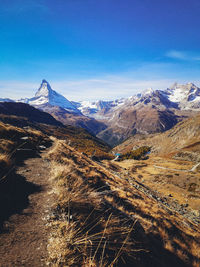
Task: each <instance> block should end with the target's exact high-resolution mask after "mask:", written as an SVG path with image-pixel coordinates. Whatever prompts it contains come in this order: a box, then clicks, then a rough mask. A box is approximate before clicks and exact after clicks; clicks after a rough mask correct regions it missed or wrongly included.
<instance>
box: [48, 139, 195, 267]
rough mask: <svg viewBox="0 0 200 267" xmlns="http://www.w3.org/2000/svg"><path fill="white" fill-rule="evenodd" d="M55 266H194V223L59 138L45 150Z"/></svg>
mask: <svg viewBox="0 0 200 267" xmlns="http://www.w3.org/2000/svg"><path fill="white" fill-rule="evenodd" d="M48 159H49V160H50V161H51V162H52V161H54V164H53V165H52V178H53V180H52V182H53V184H54V189H53V192H54V193H55V195H56V203H55V207H54V209H53V211H52V215H51V216H50V218H49V231H50V232H51V237H50V238H49V246H48V252H49V261H50V264H52V263H53V264H55V266H60V265H61V266H75V265H77V266H148V267H149V266H159V267H160V266H166V267H167V266H181V267H182V266H198V264H199V245H200V232H199V228H198V226H197V225H195V224H194V223H192V222H190V221H189V220H187V219H186V218H184V217H182V216H181V215H180V214H179V213H177V212H175V211H173V210H172V209H170V208H169V207H167V206H165V205H163V204H162V203H161V202H159V201H158V200H157V199H155V198H154V197H153V196H152V194H150V193H148V192H147V191H145V190H141V188H140V186H139V185H138V183H137V182H136V181H135V180H129V179H127V178H128V177H127V178H125V177H124V178H123V177H120V176H119V175H120V173H116V171H117V168H116V169H115V172H113V171H112V172H111V171H109V170H108V169H107V168H106V169H105V168H104V167H102V166H100V165H99V164H97V163H96V162H94V161H91V160H90V159H88V158H87V157H86V156H84V155H83V154H80V153H78V152H76V151H75V150H74V149H73V148H71V147H69V146H67V145H66V144H64V143H63V142H58V143H57V145H56V146H55V147H54V150H52V151H51V152H50V153H49V156H48Z"/></svg>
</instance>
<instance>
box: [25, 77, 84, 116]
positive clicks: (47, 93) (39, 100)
mask: <svg viewBox="0 0 200 267" xmlns="http://www.w3.org/2000/svg"><path fill="white" fill-rule="evenodd" d="M26 103H28V104H30V105H32V106H35V107H37V108H38V107H40V108H41V107H43V106H45V105H48V106H58V107H61V108H64V109H66V110H68V111H71V112H74V113H80V111H79V110H78V109H77V108H76V107H75V106H74V105H73V103H71V102H70V101H69V100H68V99H66V98H65V97H64V96H62V95H61V94H59V93H57V92H56V91H54V90H53V89H52V88H51V86H50V84H49V83H48V82H47V81H46V80H45V79H43V80H42V83H41V85H40V87H39V89H38V90H37V92H36V94H35V97H33V98H29V99H26Z"/></svg>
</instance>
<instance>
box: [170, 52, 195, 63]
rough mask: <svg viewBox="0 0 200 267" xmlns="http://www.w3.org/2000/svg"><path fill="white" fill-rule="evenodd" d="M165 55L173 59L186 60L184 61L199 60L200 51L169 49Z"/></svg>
mask: <svg viewBox="0 0 200 267" xmlns="http://www.w3.org/2000/svg"><path fill="white" fill-rule="evenodd" d="M166 56H167V57H169V58H173V59H179V60H186V61H200V53H194V52H190V51H178V50H170V51H168V52H167V53H166Z"/></svg>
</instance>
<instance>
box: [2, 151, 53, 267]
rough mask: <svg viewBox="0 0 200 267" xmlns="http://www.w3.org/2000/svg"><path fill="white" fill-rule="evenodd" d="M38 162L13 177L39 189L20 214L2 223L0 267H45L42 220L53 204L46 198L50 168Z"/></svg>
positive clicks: (34, 160) (28, 162) (27, 163)
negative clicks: (3, 229)
mask: <svg viewBox="0 0 200 267" xmlns="http://www.w3.org/2000/svg"><path fill="white" fill-rule="evenodd" d="M44 155H45V152H43V154H42V155H41V158H39V157H38V158H31V159H27V160H25V162H24V166H23V167H19V169H18V170H17V173H18V174H20V175H21V176H23V177H25V179H26V180H27V181H28V182H31V183H33V184H36V185H39V186H40V188H41V189H40V190H39V192H35V193H33V194H31V195H29V205H28V207H27V208H26V209H24V210H23V211H22V212H21V214H15V215H12V216H11V217H10V219H9V220H8V221H7V222H6V228H7V230H8V231H6V232H4V233H1V234H0V266H1V267H4V266H6V267H7V266H10V267H11V266H12V267H15V266H20V267H21V266H31V267H35V266H36V267H39V266H46V259H47V238H48V231H47V229H46V226H45V224H46V221H45V217H46V215H47V214H48V212H49V210H48V209H49V207H51V203H52V202H53V195H52V194H50V191H51V183H50V181H49V172H50V166H49V163H48V162H47V161H45V160H44V159H43V156H44Z"/></svg>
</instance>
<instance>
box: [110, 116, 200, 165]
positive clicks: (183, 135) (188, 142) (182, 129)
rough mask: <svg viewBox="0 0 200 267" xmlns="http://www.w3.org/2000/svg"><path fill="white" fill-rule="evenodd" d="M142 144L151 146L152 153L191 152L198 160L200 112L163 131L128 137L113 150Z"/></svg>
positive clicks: (122, 150)
mask: <svg viewBox="0 0 200 267" xmlns="http://www.w3.org/2000/svg"><path fill="white" fill-rule="evenodd" d="M143 145H147V146H151V147H152V152H153V153H158V154H162V155H167V154H168V155H169V154H171V155H175V154H177V153H179V152H183V154H184V153H185V152H188V153H189V154H190V152H191V154H190V155H191V157H192V155H193V156H194V160H196V159H197V158H199V160H200V113H199V114H198V115H196V116H194V117H192V118H189V119H185V120H183V121H181V122H179V123H178V124H176V125H175V126H174V127H173V128H172V129H170V130H168V131H166V132H164V133H160V134H159V133H158V134H154V135H146V136H145V135H136V136H133V137H130V138H129V139H127V140H126V141H125V142H123V143H122V144H120V145H118V146H117V147H115V148H114V150H115V151H120V152H125V151H130V150H132V149H134V148H136V147H139V146H143ZM186 154H187V153H186ZM186 154H185V156H186ZM189 154H188V157H189Z"/></svg>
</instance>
